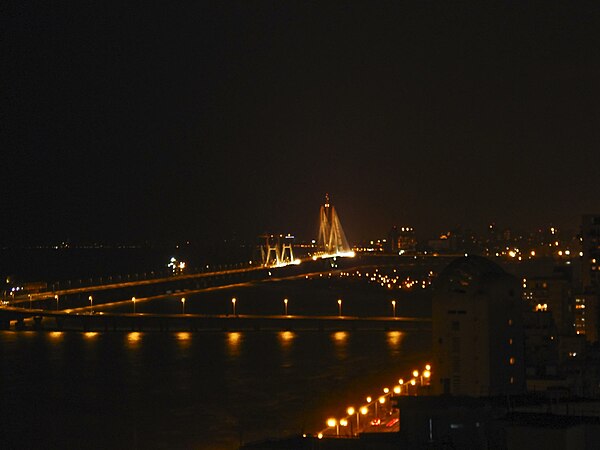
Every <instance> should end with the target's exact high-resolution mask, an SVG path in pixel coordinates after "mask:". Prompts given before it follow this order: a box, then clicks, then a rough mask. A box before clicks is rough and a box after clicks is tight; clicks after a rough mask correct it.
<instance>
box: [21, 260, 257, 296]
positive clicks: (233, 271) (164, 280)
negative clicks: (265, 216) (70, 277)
mask: <svg viewBox="0 0 600 450" xmlns="http://www.w3.org/2000/svg"><path fill="white" fill-rule="evenodd" d="M259 270H263V271H264V270H268V269H265V267H262V266H256V267H244V268H238V269H227V270H220V271H216V272H199V273H193V274H186V275H176V276H168V277H161V278H151V279H146V280H135V281H123V282H119V283H107V284H98V285H92V286H82V287H77V288H69V289H59V290H55V291H44V292H37V293H32V294H30V295H31V299H30V298H29V296H23V297H21V298H18V299H15V300H14V301H12V302H11V303H13V304H16V303H26V302H29V301H38V300H46V299H50V298H54V296H55V295H58V296H59V297H62V296H63V295H72V294H89V293H92V292H97V291H108V290H113V289H123V288H129V287H136V286H148V285H152V284H161V283H173V282H178V281H185V280H194V279H199V278H212V277H223V276H229V275H237V274H241V273H248V272H257V271H259Z"/></svg>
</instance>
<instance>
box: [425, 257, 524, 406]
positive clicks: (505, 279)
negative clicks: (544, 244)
mask: <svg viewBox="0 0 600 450" xmlns="http://www.w3.org/2000/svg"><path fill="white" fill-rule="evenodd" d="M522 303H523V301H522V299H521V286H520V283H519V281H518V280H517V279H516V278H515V277H513V276H512V275H509V274H508V273H506V272H505V271H504V270H503V269H501V268H500V267H499V266H498V265H496V264H495V263H493V262H491V261H489V260H488V259H485V258H482V257H479V256H467V257H464V258H459V259H457V260H455V261H453V262H452V263H451V264H450V265H449V266H448V267H447V268H446V269H444V271H443V272H442V273H441V274H440V276H439V277H438V280H437V281H436V285H435V287H434V297H433V314H432V318H433V333H432V335H433V343H432V344H433V359H434V364H435V365H434V367H436V372H435V379H433V380H432V387H433V390H434V393H436V394H439V395H441V394H451V395H464V396H470V397H483V396H496V395H507V394H520V393H522V392H524V390H525V364H524V351H523V349H524V338H523V325H522V306H523V305H522Z"/></svg>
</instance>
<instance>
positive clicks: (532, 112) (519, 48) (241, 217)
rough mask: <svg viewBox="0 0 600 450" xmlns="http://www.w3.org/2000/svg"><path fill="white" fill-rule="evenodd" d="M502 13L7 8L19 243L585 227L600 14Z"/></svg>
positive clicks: (8, 148)
mask: <svg viewBox="0 0 600 450" xmlns="http://www.w3.org/2000/svg"><path fill="white" fill-rule="evenodd" d="M125 3H130V4H129V5H126V4H125ZM134 3H135V4H134ZM484 3H486V4H487V6H481V5H480V2H448V1H444V2H439V3H437V2H428V1H419V2H400V1H393V2H372V1H364V2H356V1H340V2H333V1H318V2H293V1H277V2H275V1H273V2H265V1H238V2H226V1H225V2H221V1H215V2H167V1H165V2H156V1H151V2H121V1H102V2H100V1H98V2H59V3H55V2H46V1H44V2H23V1H20V2H9V3H8V4H4V5H3V6H2V7H1V10H0V21H1V23H0V25H1V26H0V30H1V36H0V46H1V48H0V50H1V51H0V53H1V56H0V58H1V61H0V62H1V64H2V66H1V67H2V70H1V71H0V72H1V74H0V80H1V81H2V83H1V86H2V91H1V92H2V107H1V108H2V109H1V111H2V114H1V116H0V117H1V125H0V139H1V142H0V143H1V147H2V165H1V167H2V178H1V180H0V183H1V186H2V187H1V191H0V192H1V202H2V204H1V206H2V218H1V220H0V222H1V225H0V231H1V236H0V242H1V243H3V244H14V243H34V242H57V241H61V240H67V239H68V240H71V241H74V242H77V241H116V242H125V241H143V240H150V241H155V242H157V241H170V240H178V239H190V240H195V241H206V240H209V239H231V238H232V237H234V236H235V237H238V238H244V239H251V238H252V237H254V236H256V235H257V234H259V233H262V232H264V231H271V232H288V231H291V232H294V233H296V234H297V235H298V236H300V237H301V238H305V239H309V238H313V237H316V234H317V230H318V210H319V205H320V204H321V203H322V201H323V198H324V194H325V193H326V192H329V193H330V194H331V197H332V202H333V204H334V205H335V206H336V208H337V210H338V213H339V215H340V218H341V221H342V224H343V226H344V228H345V231H346V234H347V235H348V237H349V239H350V240H351V241H357V240H360V239H366V238H373V237H382V236H385V235H386V234H387V231H388V230H389V229H390V228H391V226H392V225H394V224H396V225H399V226H402V225H412V226H414V227H415V228H416V229H417V230H418V232H419V234H420V235H427V234H429V233H435V232H437V231H441V230H445V229H451V228H455V227H457V226H462V227H463V228H469V227H470V228H474V229H478V228H481V227H483V226H484V225H485V224H487V223H489V222H492V221H493V222H496V223H497V224H498V225H499V226H501V227H512V228H516V229H533V228H537V227H541V226H545V225H548V224H550V223H552V224H554V225H558V226H561V227H573V228H574V227H576V226H577V224H578V223H579V217H580V215H581V214H583V213H589V212H598V211H600V195H599V192H600V190H599V188H598V181H599V176H598V174H599V171H600V145H599V144H600V139H599V138H600V109H599V108H600V6H599V5H598V3H597V2H590V3H583V2H558V1H548V2H539V3H536V4H533V3H529V2H525V1H515V2H484Z"/></svg>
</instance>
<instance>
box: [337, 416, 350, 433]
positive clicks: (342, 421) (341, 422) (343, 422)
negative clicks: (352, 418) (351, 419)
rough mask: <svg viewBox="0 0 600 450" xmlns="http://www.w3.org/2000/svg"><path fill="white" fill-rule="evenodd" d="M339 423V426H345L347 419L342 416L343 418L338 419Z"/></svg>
mask: <svg viewBox="0 0 600 450" xmlns="http://www.w3.org/2000/svg"><path fill="white" fill-rule="evenodd" d="M339 423H340V425H341V426H343V427H347V426H348V420H347V419H345V418H344V419H340V422H339ZM338 434H339V432H338ZM344 434H346V433H345V432H344Z"/></svg>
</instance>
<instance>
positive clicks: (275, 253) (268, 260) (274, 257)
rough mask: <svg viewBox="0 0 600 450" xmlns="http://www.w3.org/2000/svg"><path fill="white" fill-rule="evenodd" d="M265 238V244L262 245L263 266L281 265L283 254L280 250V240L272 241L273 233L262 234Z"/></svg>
mask: <svg viewBox="0 0 600 450" xmlns="http://www.w3.org/2000/svg"><path fill="white" fill-rule="evenodd" d="M261 237H262V238H264V239H265V245H264V246H261V247H260V252H261V255H262V262H263V266H269V265H270V266H273V265H279V264H280V263H281V254H280V252H279V245H278V242H277V241H275V242H272V241H271V239H272V238H273V235H271V234H265V235H264V236H261Z"/></svg>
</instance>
